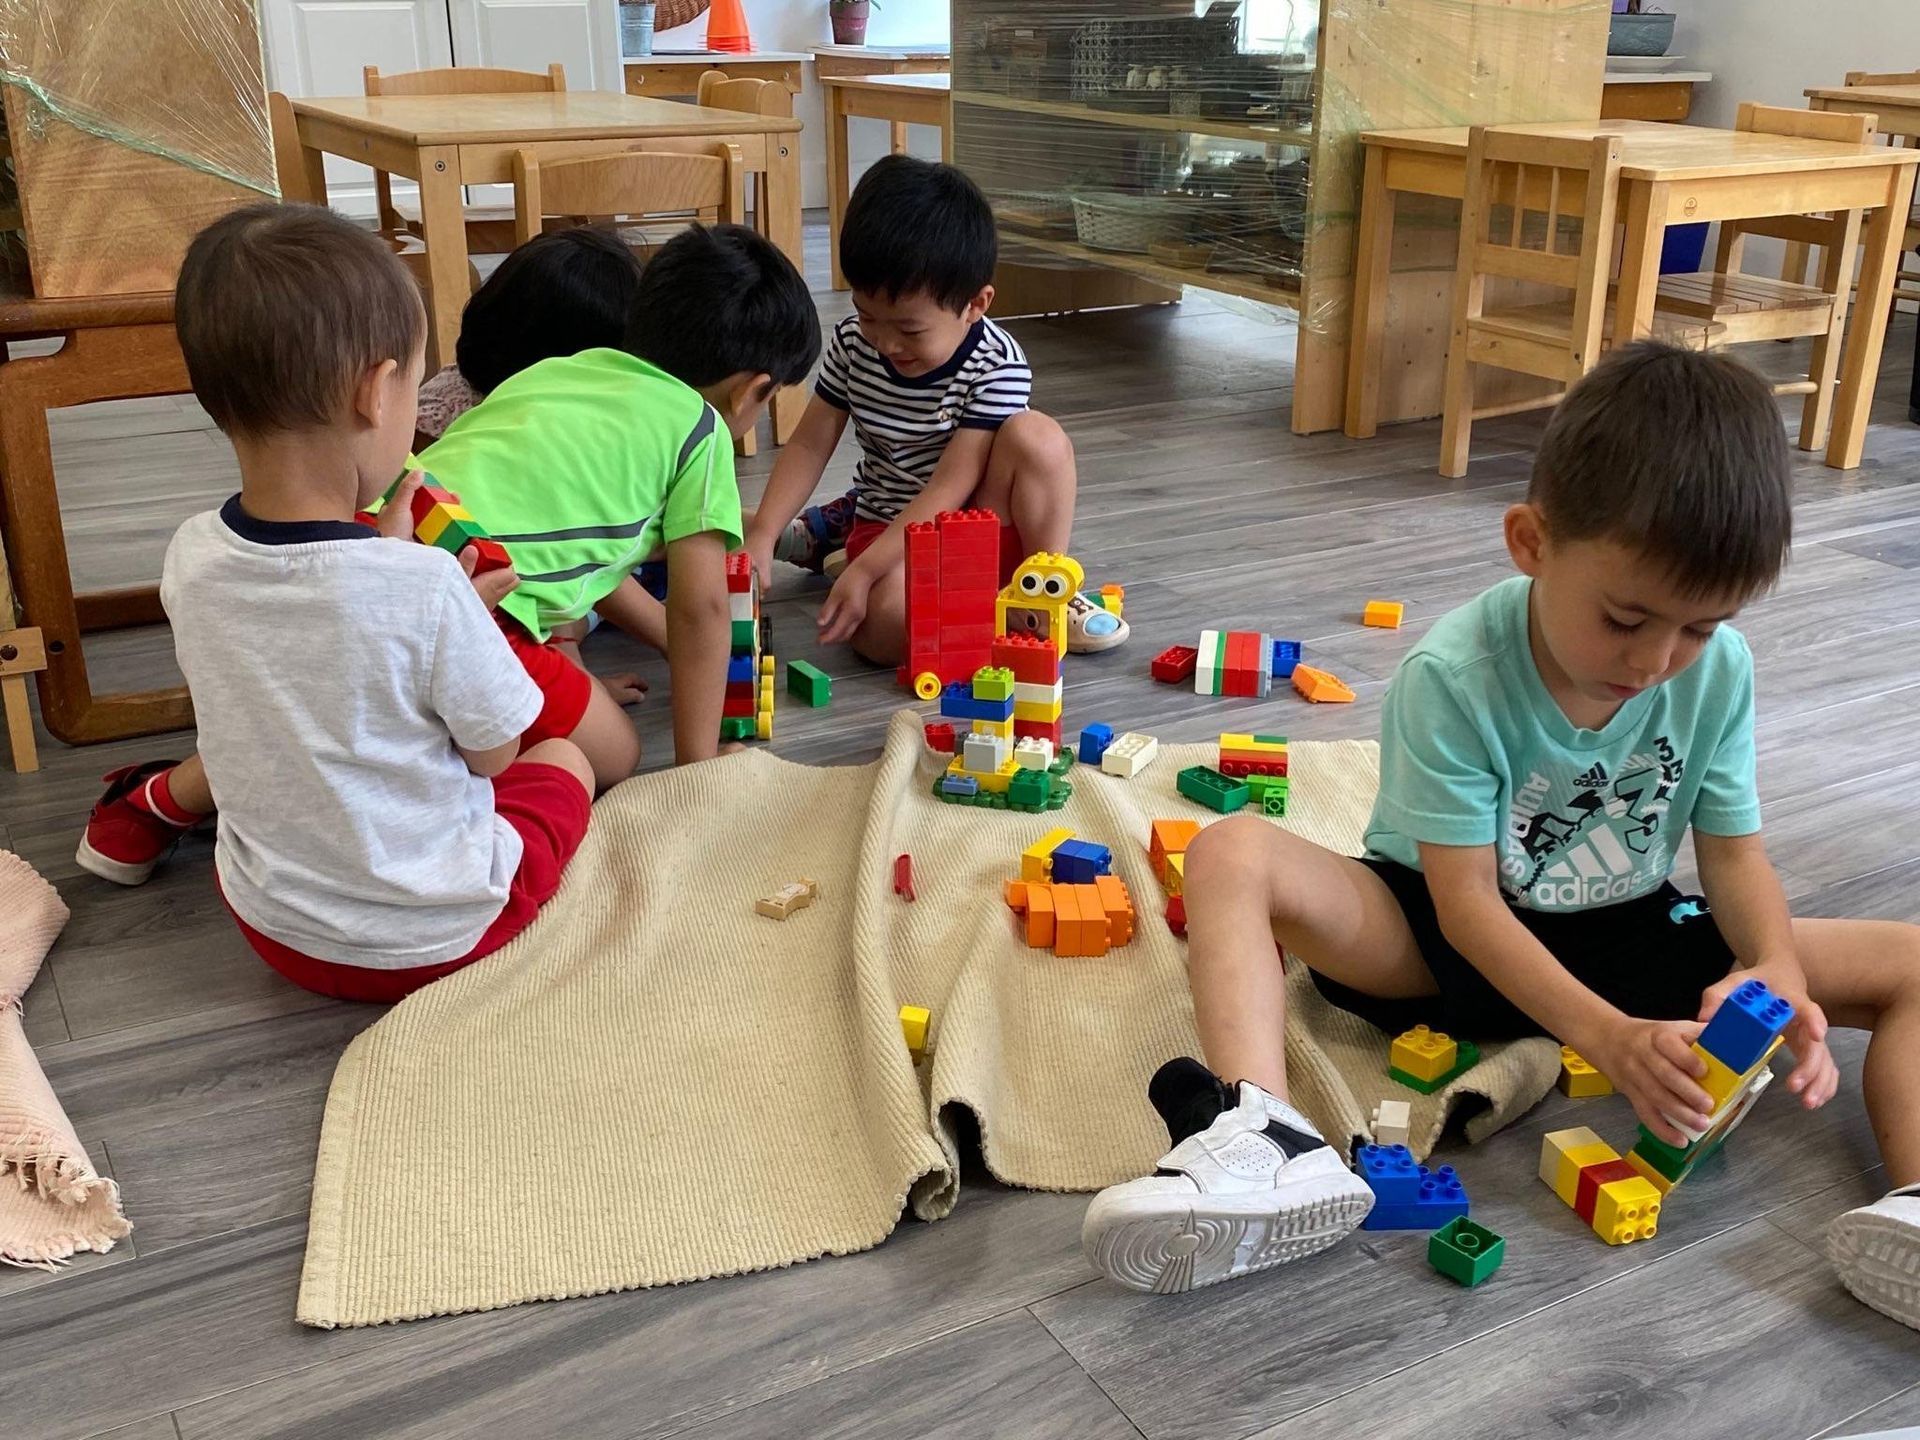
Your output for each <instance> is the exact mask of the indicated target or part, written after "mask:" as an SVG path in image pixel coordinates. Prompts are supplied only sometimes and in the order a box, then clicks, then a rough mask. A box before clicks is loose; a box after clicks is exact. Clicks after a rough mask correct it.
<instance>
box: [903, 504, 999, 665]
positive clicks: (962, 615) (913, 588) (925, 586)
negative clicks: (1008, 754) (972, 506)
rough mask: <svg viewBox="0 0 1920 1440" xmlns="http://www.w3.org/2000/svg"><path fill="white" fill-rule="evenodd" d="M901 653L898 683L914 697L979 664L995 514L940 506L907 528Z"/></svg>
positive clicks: (986, 642)
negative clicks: (903, 648)
mask: <svg viewBox="0 0 1920 1440" xmlns="http://www.w3.org/2000/svg"><path fill="white" fill-rule="evenodd" d="M906 542H907V658H906V660H905V661H904V662H903V663H902V664H901V666H900V670H899V678H900V683H901V684H903V685H911V686H913V691H914V693H915V694H916V695H918V696H919V697H920V698H921V699H922V700H934V699H938V698H939V696H940V691H941V687H942V686H944V685H949V684H953V683H955V682H960V681H965V680H968V679H969V678H970V677H971V676H972V675H973V673H974V672H975V671H977V670H979V669H980V668H981V667H982V666H984V665H985V664H986V663H987V660H988V651H989V650H990V649H991V648H992V645H993V637H994V633H995V631H994V596H995V595H996V593H997V592H998V591H999V588H1000V517H999V516H998V515H995V514H994V513H993V512H992V511H991V510H947V511H943V512H941V513H940V514H939V515H937V516H935V517H934V519H933V522H932V523H931V524H928V523H927V522H925V521H921V522H920V523H918V524H913V525H909V526H907V533H906Z"/></svg>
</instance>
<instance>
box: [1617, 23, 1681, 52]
mask: <svg viewBox="0 0 1920 1440" xmlns="http://www.w3.org/2000/svg"><path fill="white" fill-rule="evenodd" d="M1673 18H1674V17H1673V16H1671V15H1615V16H1614V17H1613V23H1612V25H1610V26H1609V27H1608V29H1607V54H1609V55H1664V54H1666V53H1667V47H1668V46H1670V45H1672V44H1673Z"/></svg>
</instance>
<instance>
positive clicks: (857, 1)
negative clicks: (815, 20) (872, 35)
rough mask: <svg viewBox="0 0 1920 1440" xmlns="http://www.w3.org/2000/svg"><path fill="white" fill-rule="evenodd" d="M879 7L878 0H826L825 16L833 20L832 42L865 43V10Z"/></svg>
mask: <svg viewBox="0 0 1920 1440" xmlns="http://www.w3.org/2000/svg"><path fill="white" fill-rule="evenodd" d="M879 8H880V6H879V4H878V0H827V18H828V19H830V20H831V21H832V22H833V43H834V44H836V45H864V44H866V43H867V12H868V11H870V10H878V9H879Z"/></svg>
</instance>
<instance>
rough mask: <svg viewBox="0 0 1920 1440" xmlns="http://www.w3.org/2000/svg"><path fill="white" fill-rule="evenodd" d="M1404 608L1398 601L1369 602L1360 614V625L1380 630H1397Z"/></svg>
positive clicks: (1404, 611)
mask: <svg viewBox="0 0 1920 1440" xmlns="http://www.w3.org/2000/svg"><path fill="white" fill-rule="evenodd" d="M1406 608H1407V607H1406V606H1405V605H1404V604H1402V603H1401V602H1400V601H1398V600H1369V601H1367V606H1366V609H1365V610H1364V611H1362V612H1361V615H1360V623H1361V624H1362V625H1371V626H1373V627H1374V628H1376V629H1380V630H1398V629H1399V628H1400V618H1401V616H1402V615H1404V614H1405V613H1406Z"/></svg>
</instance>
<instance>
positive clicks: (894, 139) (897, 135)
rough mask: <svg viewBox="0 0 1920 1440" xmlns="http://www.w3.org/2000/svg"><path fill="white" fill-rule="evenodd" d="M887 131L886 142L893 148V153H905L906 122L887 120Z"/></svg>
mask: <svg viewBox="0 0 1920 1440" xmlns="http://www.w3.org/2000/svg"><path fill="white" fill-rule="evenodd" d="M887 132H888V133H887V140H888V143H889V144H890V145H891V146H892V148H893V153H894V154H896V155H904V154H906V153H907V126H906V122H905V121H904V120H894V121H891V122H889V123H888V126H887Z"/></svg>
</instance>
